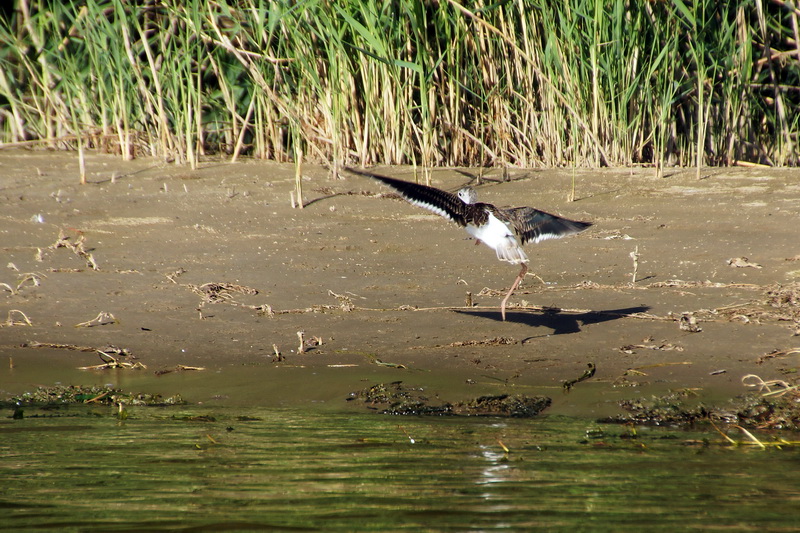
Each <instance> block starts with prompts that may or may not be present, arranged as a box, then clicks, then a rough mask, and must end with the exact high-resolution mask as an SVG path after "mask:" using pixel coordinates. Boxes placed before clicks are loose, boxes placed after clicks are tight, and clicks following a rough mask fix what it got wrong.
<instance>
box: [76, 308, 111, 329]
mask: <svg viewBox="0 0 800 533" xmlns="http://www.w3.org/2000/svg"><path fill="white" fill-rule="evenodd" d="M108 324H119V320H117V319H116V318H115V317H114V315H112V314H111V313H109V312H107V311H100V312H99V313H98V314H97V316H96V317H94V318H93V319H91V320H87V321H86V322H81V323H80V324H75V327H76V328H93V327H95V326H106V325H108Z"/></svg>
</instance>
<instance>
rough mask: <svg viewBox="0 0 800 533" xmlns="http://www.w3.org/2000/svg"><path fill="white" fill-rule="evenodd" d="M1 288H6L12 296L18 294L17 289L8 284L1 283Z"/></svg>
mask: <svg viewBox="0 0 800 533" xmlns="http://www.w3.org/2000/svg"><path fill="white" fill-rule="evenodd" d="M0 287H5V289H6V290H7V291H8V292H10V293H11V294H17V291H16V289H14V287H12V286H11V285H9V284H8V283H0Z"/></svg>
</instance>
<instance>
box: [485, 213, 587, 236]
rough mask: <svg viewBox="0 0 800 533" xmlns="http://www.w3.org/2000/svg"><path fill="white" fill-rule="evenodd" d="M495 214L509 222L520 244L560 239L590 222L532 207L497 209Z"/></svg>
mask: <svg viewBox="0 0 800 533" xmlns="http://www.w3.org/2000/svg"><path fill="white" fill-rule="evenodd" d="M495 216H496V217H497V218H499V219H500V220H502V221H503V222H506V223H507V224H509V225H510V226H511V227H512V228H513V229H514V233H516V234H517V237H519V240H520V244H525V243H528V242H533V243H537V242H539V241H543V240H545V239H560V238H561V237H566V236H567V235H573V234H575V233H580V232H581V231H583V230H585V229H586V228H588V227H589V226H591V225H592V224H591V223H590V222H578V221H576V220H569V219H567V218H561V217H559V216H556V215H551V214H550V213H545V212H544V211H539V210H538V209H534V208H532V207H513V208H510V209H497V210H496V212H495Z"/></svg>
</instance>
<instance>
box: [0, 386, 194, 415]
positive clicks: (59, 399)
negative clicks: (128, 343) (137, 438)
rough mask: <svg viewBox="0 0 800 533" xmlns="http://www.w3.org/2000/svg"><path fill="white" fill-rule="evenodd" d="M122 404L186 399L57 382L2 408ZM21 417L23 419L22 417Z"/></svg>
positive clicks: (3, 403) (2, 403) (1, 404)
mask: <svg viewBox="0 0 800 533" xmlns="http://www.w3.org/2000/svg"><path fill="white" fill-rule="evenodd" d="M119 403H122V404H124V405H142V406H144V405H146V406H167V405H184V404H185V403H186V402H185V401H184V400H183V398H181V397H180V395H175V396H170V397H167V398H164V397H162V396H161V395H159V394H135V393H125V392H122V391H120V390H119V389H114V388H110V387H103V386H91V387H87V386H77V385H70V386H65V385H57V386H54V387H39V388H37V389H36V390H34V391H33V392H26V393H25V394H23V395H21V396H14V397H10V398H7V399H6V400H4V401H0V407H3V408H8V407H12V408H21V407H57V406H64V405H71V404H90V405H114V404H119ZM50 416H52V415H50ZM18 418H21V416H20V417H18Z"/></svg>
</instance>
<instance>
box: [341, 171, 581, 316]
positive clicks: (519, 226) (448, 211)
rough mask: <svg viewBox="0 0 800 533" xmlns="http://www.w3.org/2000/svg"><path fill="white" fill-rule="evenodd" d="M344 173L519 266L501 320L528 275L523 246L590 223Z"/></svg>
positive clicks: (468, 193)
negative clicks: (386, 190) (385, 189)
mask: <svg viewBox="0 0 800 533" xmlns="http://www.w3.org/2000/svg"><path fill="white" fill-rule="evenodd" d="M347 170H348V171H350V172H352V173H354V174H358V175H361V176H366V177H369V178H372V179H375V180H377V181H379V182H381V183H383V184H384V185H387V186H389V187H391V188H392V189H394V190H395V191H397V192H398V193H399V194H400V196H402V197H403V198H404V199H405V200H406V201H408V202H409V203H411V204H413V205H416V206H418V207H423V208H425V209H428V210H430V211H433V212H434V213H436V214H437V215H441V216H442V217H444V218H446V219H448V220H451V221H453V222H455V223H456V224H458V225H459V226H462V227H464V228H465V229H466V230H467V233H469V234H470V235H472V236H473V237H474V238H475V240H476V242H475V244H476V245H479V244H481V243H483V244H485V245H486V246H488V247H489V248H492V249H493V250H494V251H495V253H496V254H497V259H499V260H500V261H507V262H509V263H511V264H512V265H521V269H520V272H519V275H518V276H517V278H516V279H515V280H514V283H513V284H512V285H511V288H510V289H509V291H508V293H506V296H505V298H503V301H502V303H501V304H500V315H501V316H502V318H503V320H504V321H505V319H506V304H507V303H508V299H509V298H510V297H511V295H512V294H513V293H514V290H516V288H517V287H518V286H519V284H520V282H521V281H522V279H523V278H524V277H525V274H527V272H528V262H529V261H530V259H529V258H528V255H527V254H526V253H525V250H523V248H522V246H523V245H524V244H527V243H529V242H530V243H538V242H540V241H543V240H546V239H560V238H562V237H566V236H568V235H574V234H576V233H580V232H582V231H583V230H585V229H586V228H588V227H590V226H592V223H591V222H579V221H576V220H569V219H567V218H562V217H559V216H556V215H551V214H550V213H545V212H544V211H540V210H538V209H534V208H532V207H496V206H494V205H492V204H489V203H484V202H479V201H478V195H477V193H476V191H475V189H473V188H472V187H462V188H461V189H459V190H458V192H457V193H456V194H453V193H451V192H448V191H443V190H441V189H437V188H436V187H429V186H427V185H420V184H418V183H411V182H409V181H403V180H399V179H395V178H390V177H388V176H382V175H380V174H375V173H372V172H366V171H363V170H357V169H353V168H348V169H347Z"/></svg>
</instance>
